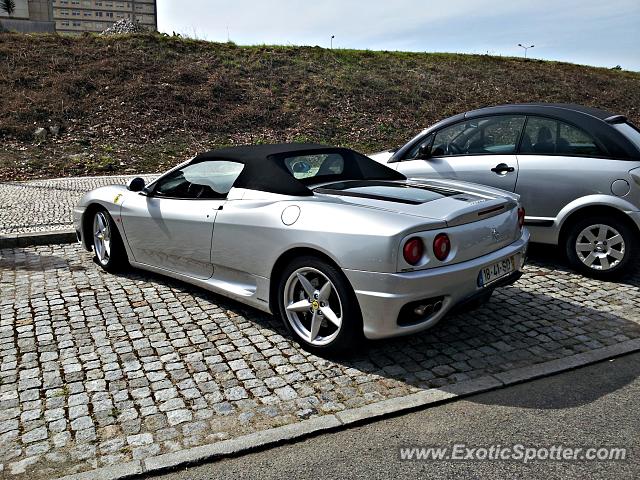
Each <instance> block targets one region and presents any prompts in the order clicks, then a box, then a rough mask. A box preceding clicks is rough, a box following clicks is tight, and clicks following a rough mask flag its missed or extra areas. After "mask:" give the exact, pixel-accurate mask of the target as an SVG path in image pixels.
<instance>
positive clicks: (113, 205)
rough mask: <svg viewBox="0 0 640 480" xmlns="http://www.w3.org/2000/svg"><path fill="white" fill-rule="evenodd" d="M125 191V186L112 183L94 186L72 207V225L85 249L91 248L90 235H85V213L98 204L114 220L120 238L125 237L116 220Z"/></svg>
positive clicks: (92, 209)
mask: <svg viewBox="0 0 640 480" xmlns="http://www.w3.org/2000/svg"><path fill="white" fill-rule="evenodd" d="M127 192H128V190H127V188H126V187H124V186H121V185H113V186H107V187H100V188H96V189H95V190H91V191H90V192H87V193H85V194H84V195H83V196H82V197H81V198H80V200H79V201H78V204H77V205H76V206H75V207H74V209H73V225H74V228H75V230H76V232H77V234H78V238H79V239H80V243H81V244H82V245H83V246H84V248H85V249H87V250H91V237H90V236H88V235H85V233H86V232H85V229H84V225H85V220H86V217H85V215H86V214H87V213H89V214H90V213H91V212H93V211H95V210H94V209H95V208H96V207H98V206H100V207H102V208H104V209H105V210H107V212H109V215H111V217H112V218H113V219H114V220H116V226H117V227H118V230H119V231H120V236H121V238H125V237H124V232H123V231H122V224H121V222H119V221H117V220H118V219H119V217H120V208H121V205H122V202H123V201H124V198H125V194H126V193H127Z"/></svg>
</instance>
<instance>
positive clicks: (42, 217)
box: [0, 175, 154, 235]
mask: <svg viewBox="0 0 640 480" xmlns="http://www.w3.org/2000/svg"><path fill="white" fill-rule="evenodd" d="M136 176H137V175H133V176H124V177H84V178H79V177H76V178H60V179H54V180H32V181H29V182H0V235H6V234H9V233H29V232H42V231H53V230H68V229H71V228H73V212H72V209H73V206H74V205H75V204H76V203H77V202H78V200H79V199H80V197H81V196H82V194H83V193H85V192H88V191H89V190H92V189H94V188H97V187H101V186H104V185H114V184H125V183H126V182H127V181H128V180H130V179H131V178H134V177H136ZM143 178H145V180H147V181H149V180H151V179H152V178H154V176H153V175H151V176H149V175H146V176H143Z"/></svg>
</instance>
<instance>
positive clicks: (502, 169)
mask: <svg viewBox="0 0 640 480" xmlns="http://www.w3.org/2000/svg"><path fill="white" fill-rule="evenodd" d="M491 171H492V172H494V173H497V174H498V175H504V174H505V173H512V172H515V171H516V169H515V168H514V167H510V166H509V165H507V164H506V163H500V164H498V165H496V166H495V167H493V168H492V169H491Z"/></svg>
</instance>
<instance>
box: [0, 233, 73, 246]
mask: <svg viewBox="0 0 640 480" xmlns="http://www.w3.org/2000/svg"><path fill="white" fill-rule="evenodd" d="M77 241H78V240H77V238H76V232H75V230H59V231H54V232H33V233H12V234H6V235H0V249H2V248H21V247H33V246H36V245H54V244H61V243H75V242H77Z"/></svg>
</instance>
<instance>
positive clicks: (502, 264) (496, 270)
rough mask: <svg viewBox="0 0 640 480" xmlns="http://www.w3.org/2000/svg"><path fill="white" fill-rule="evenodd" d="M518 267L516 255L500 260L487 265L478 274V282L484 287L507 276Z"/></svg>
mask: <svg viewBox="0 0 640 480" xmlns="http://www.w3.org/2000/svg"><path fill="white" fill-rule="evenodd" d="M515 269H516V257H515V255H514V256H512V257H509V258H505V259H504V260H500V261H499V262H496V263H493V264H491V265H487V266H486V267H484V268H483V269H482V270H480V274H479V275H478V284H479V285H480V286H481V287H484V286H486V285H488V284H490V283H493V282H495V281H496V280H499V279H501V278H502V277H506V276H507V275H509V274H510V273H511V272H513V271H514V270H515Z"/></svg>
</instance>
